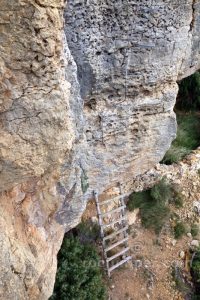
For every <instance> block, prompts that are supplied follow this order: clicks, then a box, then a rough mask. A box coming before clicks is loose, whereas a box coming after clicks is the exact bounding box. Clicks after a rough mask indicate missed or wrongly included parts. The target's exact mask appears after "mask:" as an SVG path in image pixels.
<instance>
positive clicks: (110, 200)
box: [99, 193, 130, 205]
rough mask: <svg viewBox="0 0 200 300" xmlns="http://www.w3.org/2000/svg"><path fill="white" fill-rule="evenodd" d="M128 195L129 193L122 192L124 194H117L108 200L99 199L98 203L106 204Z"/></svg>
mask: <svg viewBox="0 0 200 300" xmlns="http://www.w3.org/2000/svg"><path fill="white" fill-rule="evenodd" d="M129 195H130V193H129V194H124V195H119V196H116V197H114V198H111V199H109V200H105V201H101V202H100V201H99V204H100V205H104V204H108V203H110V202H112V201H115V200H119V199H121V198H124V197H128V196H129Z"/></svg>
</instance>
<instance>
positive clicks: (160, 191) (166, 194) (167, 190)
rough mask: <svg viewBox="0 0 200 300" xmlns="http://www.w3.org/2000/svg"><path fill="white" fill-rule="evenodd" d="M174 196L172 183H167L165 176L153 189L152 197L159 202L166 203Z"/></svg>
mask: <svg viewBox="0 0 200 300" xmlns="http://www.w3.org/2000/svg"><path fill="white" fill-rule="evenodd" d="M172 196H173V190H172V187H171V185H170V184H168V183H167V181H166V178H165V177H163V178H162V179H161V180H160V181H159V182H158V183H157V184H156V185H154V187H153V188H152V189H151V197H152V198H153V199H155V200H156V201H157V203H162V202H164V203H166V202H167V201H169V200H170V198H171V197H172Z"/></svg>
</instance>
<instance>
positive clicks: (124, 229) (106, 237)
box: [103, 226, 128, 241]
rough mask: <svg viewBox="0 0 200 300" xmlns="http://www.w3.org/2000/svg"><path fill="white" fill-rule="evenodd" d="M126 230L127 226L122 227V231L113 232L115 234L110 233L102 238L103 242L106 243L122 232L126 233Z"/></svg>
mask: <svg viewBox="0 0 200 300" xmlns="http://www.w3.org/2000/svg"><path fill="white" fill-rule="evenodd" d="M126 230H128V226H125V227H123V228H122V229H120V230H118V231H115V232H113V233H111V234H109V235H107V236H105V237H104V238H103V240H104V241H106V240H109V239H112V238H113V237H115V236H116V235H118V234H120V233H122V232H124V231H126Z"/></svg>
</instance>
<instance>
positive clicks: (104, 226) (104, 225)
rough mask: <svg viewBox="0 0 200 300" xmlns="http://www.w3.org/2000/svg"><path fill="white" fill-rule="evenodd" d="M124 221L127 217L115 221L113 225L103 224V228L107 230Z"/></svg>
mask: <svg viewBox="0 0 200 300" xmlns="http://www.w3.org/2000/svg"><path fill="white" fill-rule="evenodd" d="M122 221H126V217H122V218H121V219H119V220H115V221H113V222H112V223H109V224H103V225H102V227H103V228H106V227H109V226H112V225H114V224H117V223H120V222H122Z"/></svg>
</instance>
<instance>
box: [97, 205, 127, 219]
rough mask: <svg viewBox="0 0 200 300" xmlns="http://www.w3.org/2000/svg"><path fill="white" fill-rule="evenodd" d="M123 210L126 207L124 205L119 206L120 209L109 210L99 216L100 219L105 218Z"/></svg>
mask: <svg viewBox="0 0 200 300" xmlns="http://www.w3.org/2000/svg"><path fill="white" fill-rule="evenodd" d="M124 208H126V206H125V205H122V206H120V207H118V208H115V209H113V210H110V211H107V212H106V213H103V214H101V216H102V217H105V216H107V215H110V214H112V213H115V212H119V211H121V210H122V209H124Z"/></svg>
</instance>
